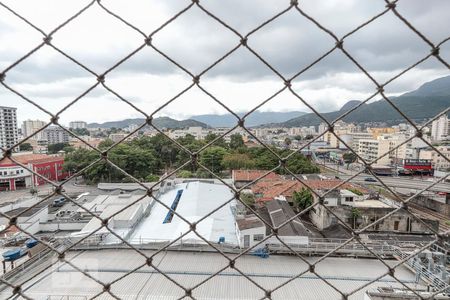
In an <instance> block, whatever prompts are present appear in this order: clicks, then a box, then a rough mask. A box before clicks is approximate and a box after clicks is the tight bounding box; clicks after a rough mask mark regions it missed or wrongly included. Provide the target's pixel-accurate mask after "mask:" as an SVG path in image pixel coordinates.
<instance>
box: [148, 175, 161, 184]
mask: <svg viewBox="0 0 450 300" xmlns="http://www.w3.org/2000/svg"><path fill="white" fill-rule="evenodd" d="M145 181H146V182H157V181H159V176H157V175H155V174H150V175H148V176H147V177H145Z"/></svg>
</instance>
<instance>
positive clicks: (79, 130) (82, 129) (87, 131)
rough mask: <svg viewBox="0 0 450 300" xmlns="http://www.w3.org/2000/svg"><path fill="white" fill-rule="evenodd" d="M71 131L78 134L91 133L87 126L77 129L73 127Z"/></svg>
mask: <svg viewBox="0 0 450 300" xmlns="http://www.w3.org/2000/svg"><path fill="white" fill-rule="evenodd" d="M71 131H72V132H73V133H75V134H76V135H91V133H90V132H89V130H87V129H86V128H75V129H71Z"/></svg>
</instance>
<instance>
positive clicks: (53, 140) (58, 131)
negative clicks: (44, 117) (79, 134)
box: [43, 126, 70, 145]
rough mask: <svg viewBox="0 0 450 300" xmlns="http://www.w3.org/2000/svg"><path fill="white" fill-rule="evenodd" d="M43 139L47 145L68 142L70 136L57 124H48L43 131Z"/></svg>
mask: <svg viewBox="0 0 450 300" xmlns="http://www.w3.org/2000/svg"><path fill="white" fill-rule="evenodd" d="M43 134H44V140H46V141H47V143H48V145H51V144H59V143H68V142H69V140H70V138H69V134H68V133H67V131H65V130H64V129H62V128H61V127H59V126H49V127H47V128H46V129H45V130H44V131H43Z"/></svg>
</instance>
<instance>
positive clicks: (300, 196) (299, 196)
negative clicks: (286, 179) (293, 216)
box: [292, 187, 313, 211]
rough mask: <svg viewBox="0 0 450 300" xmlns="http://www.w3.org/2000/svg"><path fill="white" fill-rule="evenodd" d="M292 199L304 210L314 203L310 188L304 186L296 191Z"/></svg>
mask: <svg viewBox="0 0 450 300" xmlns="http://www.w3.org/2000/svg"><path fill="white" fill-rule="evenodd" d="M292 201H293V202H294V204H295V206H296V207H297V208H298V209H299V210H300V211H302V210H304V209H306V208H307V207H309V206H311V205H312V204H313V195H312V193H311V191H310V190H309V189H306V188H304V187H302V189H301V190H300V191H298V192H297V191H294V193H293V194H292Z"/></svg>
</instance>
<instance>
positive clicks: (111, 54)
mask: <svg viewBox="0 0 450 300" xmlns="http://www.w3.org/2000/svg"><path fill="white" fill-rule="evenodd" d="M44 2H45V1H44ZM200 3H201V5H203V6H204V7H205V8H206V9H208V10H210V11H211V12H212V13H214V14H215V15H217V17H219V18H220V19H222V20H223V21H225V22H226V23H227V24H229V25H230V26H232V27H233V28H235V29H236V30H237V31H238V32H240V33H241V34H242V35H245V34H247V33H248V32H250V31H251V30H253V29H254V28H256V27H257V26H258V25H260V24H261V23H263V22H264V21H266V20H268V19H269V18H270V17H272V16H274V15H275V14H276V13H278V12H280V11H281V10H283V9H285V8H286V7H288V5H289V1H279V0H267V1H260V0H251V1H250V0H249V1H239V0H230V1H227V2H226V3H223V2H219V1H212V0H203V1H201V2H200ZM9 4H10V5H11V6H12V7H13V8H15V9H17V10H18V11H20V12H23V13H26V14H27V16H32V17H33V18H32V19H33V22H36V23H37V25H38V26H40V27H42V28H44V29H45V30H50V29H51V28H54V26H55V24H58V22H62V21H63V20H64V19H65V18H67V17H68V16H70V15H71V14H72V13H73V12H75V11H76V10H77V9H79V7H81V6H82V4H80V3H78V4H71V5H70V7H69V8H65V7H64V5H62V4H58V5H56V7H54V8H51V7H50V6H49V5H44V8H45V9H46V10H48V11H46V13H47V14H49V15H50V14H52V15H53V14H55V12H59V11H60V12H61V15H59V14H58V17H57V20H51V18H49V17H48V16H49V15H47V16H46V15H45V13H42V14H41V13H40V11H39V13H37V15H34V11H33V9H36V7H33V5H35V4H33V5H30V7H27V6H24V5H21V4H17V3H15V2H11V3H9ZM52 5H53V4H52ZM104 5H106V6H107V7H108V8H110V9H111V10H112V11H114V12H116V13H118V14H119V15H121V16H123V17H124V18H125V19H126V20H127V21H129V22H130V23H132V24H134V25H136V26H137V27H139V28H140V29H142V30H143V31H144V32H145V33H150V32H152V31H153V30H154V29H156V28H157V27H158V26H159V25H160V24H162V23H163V22H164V21H165V20H167V19H168V18H169V17H171V16H173V15H174V14H175V13H176V12H178V11H179V10H180V9H182V8H183V7H185V6H187V5H189V1H182V0H177V1H163V2H161V1H154V2H152V1H142V2H139V1H137V2H136V3H133V5H130V4H124V3H123V2H121V1H117V0H110V1H105V2H104ZM384 5H385V3H384V2H383V1H364V2H361V1H357V0H353V1H345V2H343V1H327V2H319V1H314V0H304V1H301V2H300V7H301V8H302V9H303V10H304V11H305V12H306V13H308V14H309V15H310V16H312V17H314V18H315V19H316V20H317V21H319V22H320V23H321V24H323V25H324V26H325V27H326V28H328V29H330V30H331V31H333V32H334V33H336V35H337V36H338V37H342V36H343V35H344V34H346V33H348V32H349V31H351V30H353V29H354V28H355V27H356V26H358V25H359V24H362V23H363V22H365V21H367V20H368V19H370V18H371V17H373V16H374V15H376V14H377V13H380V12H381V11H383V10H384V9H385V6H384ZM398 10H399V12H400V13H402V14H403V15H404V16H405V17H406V18H407V19H408V20H410V21H411V23H412V24H413V25H414V26H416V27H417V28H418V29H419V30H420V31H421V32H423V33H424V34H425V35H426V36H427V37H429V38H430V39H431V40H432V41H433V42H435V43H436V42H439V41H441V40H443V39H444V38H446V37H449V36H450V19H449V18H448V11H450V2H449V1H439V0H436V1H427V3H426V4H424V3H423V1H418V0H410V1H399V2H398ZM3 15H5V16H7V17H8V18H7V19H5V20H6V21H3V20H2V21H1V22H2V23H1V24H0V68H2V69H4V68H6V67H7V66H8V65H9V64H11V63H12V62H14V61H15V60H16V59H18V58H19V57H20V56H21V55H23V54H24V53H26V49H31V48H32V46H33V45H35V44H34V41H37V42H39V41H40V40H39V39H40V37H39V34H37V33H36V32H35V31H34V30H30V29H29V28H26V25H24V24H23V22H22V21H20V20H17V18H15V19H14V18H12V17H11V16H9V15H8V13H7V12H5V11H0V16H2V17H3ZM3 23H5V24H6V26H3V25H4V24H3ZM12 35H14V36H16V37H17V38H16V40H15V42H14V43H11V42H8V43H6V41H10V40H11V36H12ZM52 42H53V43H54V44H55V45H57V46H58V47H60V48H61V49H62V50H63V51H65V52H66V53H67V54H69V55H71V56H73V57H74V58H75V59H77V60H79V61H80V62H82V63H83V64H85V65H86V66H88V67H89V68H91V69H92V70H94V71H95V72H98V73H102V72H104V71H105V70H106V69H107V68H108V67H110V66H112V65H113V64H115V63H116V62H118V61H119V60H120V59H121V58H123V57H125V56H126V55H127V54H128V53H130V52H131V51H133V50H134V49H136V48H137V47H138V46H139V45H141V44H142V43H143V37H142V36H140V35H139V34H138V33H136V32H135V31H134V30H133V29H130V28H128V27H127V26H125V25H124V24H122V23H121V22H120V21H118V20H116V19H114V18H113V17H112V16H110V15H108V14H106V13H105V12H104V11H103V10H102V9H101V8H99V7H98V5H97V4H95V5H94V7H92V8H90V9H88V11H86V12H85V13H84V14H82V15H81V16H80V17H78V18H77V19H75V20H74V21H73V22H71V23H69V24H68V25H67V26H66V27H65V28H63V29H61V31H60V32H58V33H56V34H55V35H54V37H53V41H52ZM153 42H154V44H155V45H156V46H157V47H158V48H160V49H161V50H162V51H164V52H165V53H167V54H168V55H169V56H170V57H172V58H173V59H175V60H176V61H177V62H179V63H180V64H181V65H183V66H184V67H186V68H187V69H188V70H189V71H191V72H193V73H194V74H197V73H199V72H201V71H202V70H203V69H205V68H206V67H208V66H209V65H211V64H212V63H213V62H214V61H216V60H217V59H219V58H220V57H221V56H222V55H224V54H225V53H226V52H227V51H229V50H230V49H232V47H234V46H235V45H237V44H238V43H239V37H238V36H236V35H234V33H232V32H230V31H229V30H228V29H226V28H225V27H223V26H222V25H221V24H219V23H218V22H217V21H216V20H214V19H212V18H210V17H209V16H207V15H206V14H205V13H204V12H203V11H201V10H200V9H198V8H197V7H193V8H192V9H191V10H189V11H188V12H186V13H185V14H183V15H182V16H180V17H179V18H178V19H177V20H175V21H174V22H173V23H172V24H169V25H168V26H167V27H166V28H164V29H163V30H161V31H160V32H159V33H157V34H156V35H155V36H154V39H153ZM248 44H249V46H250V47H252V48H253V49H254V50H255V51H256V52H257V53H258V54H260V55H261V56H262V57H263V58H264V59H265V60H267V61H268V62H269V63H270V64H271V65H272V66H273V67H274V68H276V69H277V70H278V71H279V72H280V73H281V74H283V75H284V76H287V77H289V76H292V75H293V74H295V73H297V72H298V71H299V70H301V69H302V68H304V67H305V66H307V65H308V64H310V63H311V62H312V61H313V60H315V59H317V58H318V57H320V56H321V55H322V54H323V53H325V52H326V51H327V50H328V49H330V48H331V47H333V45H334V40H333V39H332V38H331V37H330V36H329V35H327V34H326V33H325V32H323V31H322V30H320V29H319V28H317V27H316V26H315V25H314V24H313V23H311V22H310V21H309V20H307V19H306V18H304V17H303V16H302V15H300V13H298V12H297V11H295V10H291V11H289V12H288V13H286V14H285V15H283V16H281V17H280V18H278V19H276V20H274V21H273V22H271V23H270V24H268V25H266V26H264V27H263V28H261V29H260V30H258V31H257V32H255V33H254V34H252V35H251V36H250V37H249V40H248ZM344 47H345V49H347V50H348V52H349V53H350V54H351V55H352V56H353V57H355V58H356V59H357V60H358V61H359V62H360V63H361V65H362V66H363V67H364V68H367V70H368V71H369V72H370V73H371V74H372V75H373V76H374V77H375V78H376V79H377V80H380V82H383V81H386V80H387V79H389V78H390V77H392V76H394V75H395V74H397V73H398V72H400V71H401V70H402V69H404V68H406V67H407V66H409V65H411V64H412V63H414V62H415V61H417V60H418V59H420V58H422V57H424V56H425V55H427V54H428V53H429V51H430V47H429V46H428V45H427V44H426V43H424V42H423V41H422V40H421V39H420V38H419V37H418V36H417V35H416V34H415V33H413V32H412V31H411V30H410V29H409V28H407V27H406V25H405V24H403V23H402V22H401V21H400V20H399V19H398V18H397V17H395V16H394V15H393V13H392V12H388V13H387V14H386V15H384V16H382V17H381V18H380V19H378V20H376V21H375V22H373V23H372V24H369V25H368V26H366V27H364V28H363V29H361V30H359V31H358V32H356V33H355V34H353V35H352V36H350V37H348V38H346V39H345V42H344ZM441 55H442V57H444V58H447V59H450V42H447V43H446V44H445V45H443V46H442V47H441ZM446 74H448V69H446V67H444V66H443V65H442V64H440V63H438V62H436V61H435V60H434V59H433V60H430V61H429V62H428V61H427V62H426V63H424V64H421V65H419V66H418V67H417V68H416V69H414V70H412V71H411V72H410V74H409V75H408V74H406V75H405V76H403V77H401V78H400V79H399V80H397V81H395V82H393V83H392V84H390V85H389V87H388V88H389V90H390V92H391V93H393V94H395V93H401V92H404V91H407V90H410V89H413V88H417V86H419V85H420V84H422V83H423V82H426V81H429V80H432V79H434V78H436V77H437V76H443V75H446ZM138 77H141V80H136V78H138ZM156 78H159V79H158V80H156ZM174 78H176V79H174ZM146 80H148V81H146ZM220 80H222V81H223V82H226V84H225V83H224V85H226V86H227V87H229V88H231V89H233V88H237V86H239V85H242V84H247V83H249V82H254V83H258V82H273V83H274V85H273V87H272V86H271V88H270V91H272V90H276V86H278V85H282V82H281V81H280V79H279V78H278V77H277V76H276V75H274V73H273V72H272V71H271V70H270V69H268V68H267V66H265V65H264V64H263V63H262V62H261V61H259V60H258V59H257V58H256V57H255V56H254V55H253V54H251V53H250V52H249V51H248V50H247V49H245V48H243V47H241V48H239V49H238V50H237V51H236V52H235V53H233V54H232V55H231V56H229V57H228V58H226V59H225V60H224V61H222V62H220V63H219V64H218V65H217V66H215V67H214V68H213V69H212V70H211V71H209V72H208V73H206V74H205V75H204V78H202V83H204V84H205V85H207V86H209V87H210V88H211V89H212V91H214V92H218V93H219V94H220V93H222V95H220V98H221V99H231V100H227V101H228V102H229V103H230V105H232V104H231V103H232V101H233V99H236V98H238V100H236V101H241V103H239V105H243V106H244V104H243V103H242V101H243V100H247V99H251V100H248V101H250V102H251V103H253V104H255V103H257V102H258V101H261V100H262V99H264V96H265V95H263V93H262V92H261V93H260V94H257V95H253V94H252V92H251V91H242V92H241V93H232V91H219V89H218V85H217V84H216V83H217V82H218V81H220ZM6 82H7V83H9V84H11V85H14V86H17V87H19V88H21V89H23V91H24V93H25V94H26V95H29V96H30V97H37V98H42V99H45V98H70V97H73V96H76V95H77V94H79V92H82V91H83V89H84V88H85V87H87V86H89V84H91V83H95V77H94V76H92V75H91V74H89V73H88V72H86V71H85V70H83V69H82V68H80V67H79V66H77V65H76V64H74V63H73V62H71V61H70V60H68V59H67V58H65V57H63V56H62V55H60V54H59V53H56V52H55V51H54V50H52V49H51V48H50V47H48V46H45V47H44V48H43V49H41V50H39V51H38V52H37V53H35V54H33V55H32V56H31V57H29V58H28V59H27V60H25V61H24V62H22V63H21V64H19V65H18V66H17V67H15V68H14V69H13V70H11V71H10V72H8V74H7V77H6ZM106 82H107V84H108V85H111V87H112V88H114V89H117V90H118V91H119V92H120V93H121V94H124V96H126V97H127V98H129V99H130V101H132V102H133V103H137V104H139V105H143V106H146V105H147V106H148V109H150V105H153V106H156V105H157V104H158V103H162V102H163V101H166V100H167V99H170V97H171V96H174V95H175V94H176V93H177V92H179V91H180V90H181V89H182V88H183V86H184V84H185V83H189V82H190V78H189V77H188V76H186V75H185V74H183V72H182V71H180V70H179V69H178V68H177V67H176V66H174V65H173V64H172V63H170V62H168V61H167V60H166V59H165V58H164V57H162V56H161V55H159V54H158V53H156V52H155V51H154V50H153V49H151V48H150V47H146V48H145V49H143V50H141V51H140V52H139V53H137V54H136V55H134V56H133V57H131V58H130V59H129V60H127V61H126V62H124V63H123V64H122V65H120V66H119V67H118V68H117V69H116V70H114V71H112V72H111V74H110V75H109V76H108V77H107V80H106ZM294 87H295V88H296V89H298V90H299V91H301V92H304V93H306V94H307V95H308V96H309V97H311V99H312V100H311V101H312V102H314V105H315V107H317V108H319V109H321V110H330V109H334V108H338V107H340V105H341V104H342V103H343V102H345V101H346V100H350V99H355V98H357V97H364V96H366V95H369V94H370V93H371V92H372V91H373V89H374V86H373V84H372V83H371V82H370V81H369V80H368V79H367V78H366V77H365V76H364V75H363V74H362V73H361V72H360V70H358V69H357V67H356V66H355V65H354V64H353V63H352V62H351V61H350V60H349V59H348V58H347V57H345V56H344V55H343V54H342V53H341V52H340V51H339V50H336V51H335V52H333V53H332V54H331V55H329V56H328V57H326V58H325V59H324V60H323V61H321V62H320V63H318V64H316V65H315V66H314V67H312V68H311V69H310V70H308V71H307V72H306V73H304V74H302V75H301V76H300V77H298V78H297V79H296V81H295V82H294ZM264 93H268V94H270V93H269V89H267V91H265V90H264ZM3 94H4V95H7V94H8V92H7V93H3ZM90 96H92V97H102V98H104V99H106V98H107V97H109V95H108V94H107V93H104V92H103V91H97V90H96V91H94V92H93V93H92V95H90ZM267 96H269V95H267ZM192 97H194V96H192ZM195 97H197V96H195ZM330 97H331V99H330ZM349 98H350V99H349ZM192 99H194V98H192ZM194 100H195V99H194ZM330 101H331V102H332V104H330ZM153 106H152V107H153ZM248 106H251V105H250V104H249V105H248ZM280 109H281V108H280ZM283 109H289V108H288V107H287V106H286V107H284V108H283ZM174 113H176V114H179V112H174Z"/></svg>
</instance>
